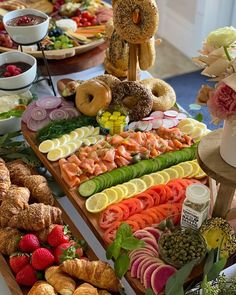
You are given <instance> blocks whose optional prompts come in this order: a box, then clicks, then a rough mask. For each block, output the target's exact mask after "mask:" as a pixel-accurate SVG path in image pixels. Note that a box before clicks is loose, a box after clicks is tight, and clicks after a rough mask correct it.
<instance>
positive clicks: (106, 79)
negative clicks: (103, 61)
mask: <svg viewBox="0 0 236 295" xmlns="http://www.w3.org/2000/svg"><path fill="white" fill-rule="evenodd" d="M94 80H99V81H102V82H103V83H105V84H107V86H108V87H109V88H110V89H111V91H112V89H113V88H114V87H115V86H116V85H117V84H119V83H120V82H121V81H120V80H119V79H118V78H116V77H115V76H112V75H110V74H104V75H100V76H97V77H95V78H94Z"/></svg>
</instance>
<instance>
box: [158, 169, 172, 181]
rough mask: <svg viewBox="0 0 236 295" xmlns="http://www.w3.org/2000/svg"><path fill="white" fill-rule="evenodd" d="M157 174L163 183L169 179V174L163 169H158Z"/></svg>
mask: <svg viewBox="0 0 236 295" xmlns="http://www.w3.org/2000/svg"><path fill="white" fill-rule="evenodd" d="M158 174H159V175H161V176H162V177H163V184H164V183H167V182H168V181H170V175H169V174H168V173H166V172H165V171H160V172H158Z"/></svg>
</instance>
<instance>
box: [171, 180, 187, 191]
mask: <svg viewBox="0 0 236 295" xmlns="http://www.w3.org/2000/svg"><path fill="white" fill-rule="evenodd" d="M172 183H179V184H180V185H181V186H182V187H183V189H186V187H187V186H188V185H189V179H184V178H178V179H172V180H170V181H169V182H168V183H167V186H168V185H169V184H172Z"/></svg>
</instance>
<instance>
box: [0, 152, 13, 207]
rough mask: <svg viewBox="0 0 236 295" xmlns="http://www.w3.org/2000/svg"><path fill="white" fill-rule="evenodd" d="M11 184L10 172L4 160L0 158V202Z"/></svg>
mask: <svg viewBox="0 0 236 295" xmlns="http://www.w3.org/2000/svg"><path fill="white" fill-rule="evenodd" d="M10 186H11V180H10V173H9V171H8V169H7V167H6V165H5V162H4V160H3V159H2V158H0V202H1V201H2V200H4V198H5V197H6V195H7V192H8V190H9V188H10Z"/></svg>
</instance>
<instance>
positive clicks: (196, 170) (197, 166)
mask: <svg viewBox="0 0 236 295" xmlns="http://www.w3.org/2000/svg"><path fill="white" fill-rule="evenodd" d="M189 163H190V164H191V165H192V167H193V172H192V173H191V174H190V175H189V176H188V178H193V177H195V175H197V174H198V173H199V171H200V166H199V165H198V163H197V161H190V162H189Z"/></svg>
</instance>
